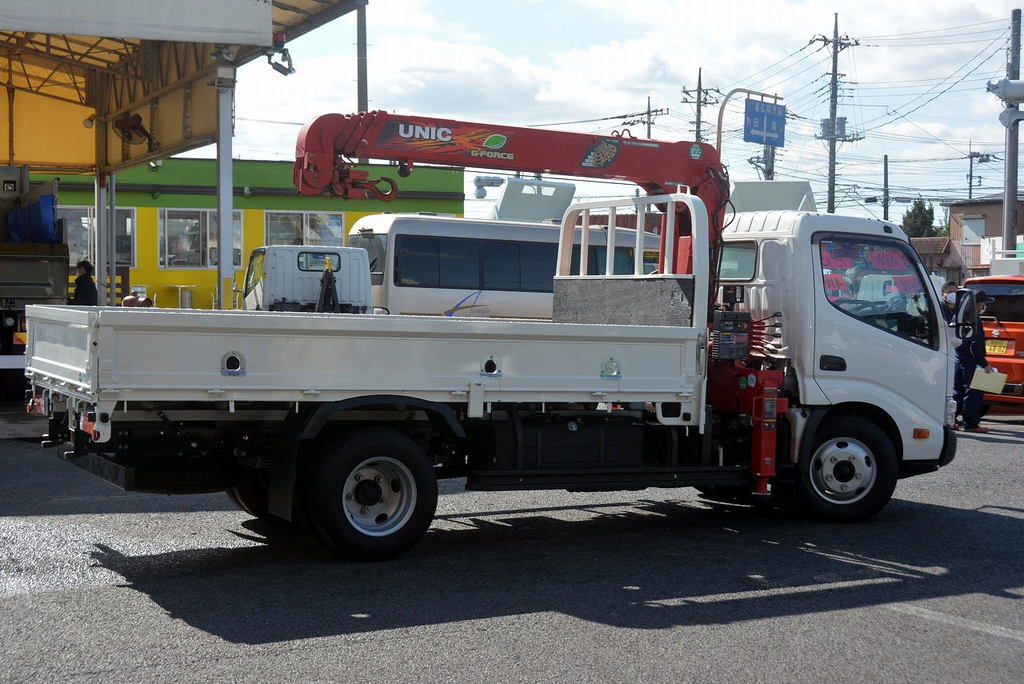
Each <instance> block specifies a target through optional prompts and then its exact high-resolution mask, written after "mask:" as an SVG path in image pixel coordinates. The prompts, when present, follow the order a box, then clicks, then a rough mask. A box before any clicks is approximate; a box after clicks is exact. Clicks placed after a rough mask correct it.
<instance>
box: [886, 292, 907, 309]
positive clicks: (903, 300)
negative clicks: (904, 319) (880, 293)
mask: <svg viewBox="0 0 1024 684" xmlns="http://www.w3.org/2000/svg"><path fill="white" fill-rule="evenodd" d="M884 306H885V310H886V311H891V312H893V313H899V312H901V311H902V312H906V310H907V297H906V295H903V294H894V295H889V299H887V300H886V301H885V305H884Z"/></svg>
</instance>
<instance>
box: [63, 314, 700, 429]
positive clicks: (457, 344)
mask: <svg viewBox="0 0 1024 684" xmlns="http://www.w3.org/2000/svg"><path fill="white" fill-rule="evenodd" d="M151 311H152V310H144V309H143V310H121V309H117V308H106V309H100V310H99V313H98V319H97V322H96V327H97V330H98V332H96V333H95V334H97V335H98V336H99V340H100V344H99V345H98V347H97V349H98V354H99V356H98V359H97V366H98V369H97V371H96V373H97V385H96V389H97V390H98V391H99V393H100V394H101V395H102V396H103V397H105V398H107V399H116V400H153V401H159V400H213V399H216V400H232V399H234V400H248V401H253V400H267V401H279V400H288V401H326V400H338V399H344V398H349V397H353V396H361V395H366V394H374V393H387V394H400V395H406V396H416V397H419V398H423V399H427V400H430V401H444V402H468V401H470V394H473V395H474V398H475V399H476V400H477V401H480V400H482V401H520V402H523V401H528V402H540V401H544V402H558V401H612V402H627V401H659V402H680V401H683V402H685V401H690V400H694V397H697V398H699V397H700V392H699V391H698V390H699V382H700V377H699V374H698V354H697V349H698V346H699V344H700V343H699V342H698V339H699V338H700V336H701V335H702V334H703V331H702V330H698V329H694V328H684V327H668V326H620V325H580V324H560V323H552V322H549V321H509V320H500V319H464V318H440V317H438V318H434V317H429V318H428V317H414V316H366V315H362V316H360V315H350V316H346V315H336V314H330V315H325V314H285V313H281V312H255V311H254V312H237V313H228V312H193V311H173V310H172V311H166V310H165V311H159V310H158V311H155V312H152V314H151ZM76 339H77V338H76ZM488 370H491V372H488ZM696 400H699V399H696ZM683 410H684V411H690V409H689V408H684V409H683ZM693 412H694V414H695V415H696V414H697V413H699V411H697V410H696V407H694V410H693Z"/></svg>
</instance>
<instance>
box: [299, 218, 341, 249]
mask: <svg viewBox="0 0 1024 684" xmlns="http://www.w3.org/2000/svg"><path fill="white" fill-rule="evenodd" d="M306 244H307V245H322V246H324V247H328V246H329V247H340V246H341V245H343V244H345V221H344V216H343V215H342V214H330V213H327V212H321V211H311V212H309V213H307V214H306Z"/></svg>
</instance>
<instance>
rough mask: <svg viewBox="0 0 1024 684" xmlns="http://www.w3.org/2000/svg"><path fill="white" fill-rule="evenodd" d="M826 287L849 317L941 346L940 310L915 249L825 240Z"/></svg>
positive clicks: (883, 242) (823, 277)
mask: <svg viewBox="0 0 1024 684" xmlns="http://www.w3.org/2000/svg"><path fill="white" fill-rule="evenodd" d="M819 254H820V257H821V285H822V287H823V288H824V291H825V297H826V299H827V300H828V301H829V303H830V304H831V305H832V306H834V307H835V308H837V309H839V310H840V311H842V312H843V313H845V314H846V315H848V316H852V317H854V318H857V319H859V320H861V321H863V322H864V323H865V324H867V325H871V326H874V327H876V328H881V329H882V330H885V331H887V332H890V333H892V334H894V335H898V336H899V337H903V338H906V339H908V340H911V341H912V342H916V343H918V344H923V345H927V346H930V347H934V346H935V345H936V344H937V340H938V338H937V335H936V330H937V328H936V320H937V319H936V312H935V311H934V310H933V307H932V303H931V299H930V298H929V297H928V294H927V292H928V289H927V288H928V287H929V286H928V285H926V282H925V280H924V279H923V277H922V275H921V272H920V269H918V268H917V266H916V264H917V259H915V258H914V256H913V254H912V253H911V252H910V248H909V247H908V246H907V245H905V244H903V243H901V242H897V241H895V240H892V241H888V240H877V241H874V240H862V239H857V240H852V239H850V238H846V237H823V238H821V240H820V241H819Z"/></svg>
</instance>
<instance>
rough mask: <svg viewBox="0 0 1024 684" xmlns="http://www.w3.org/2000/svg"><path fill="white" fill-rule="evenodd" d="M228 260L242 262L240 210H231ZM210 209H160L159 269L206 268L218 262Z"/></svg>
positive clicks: (216, 235)
mask: <svg viewBox="0 0 1024 684" xmlns="http://www.w3.org/2000/svg"><path fill="white" fill-rule="evenodd" d="M232 223H233V226H232V231H231V233H232V237H231V240H232V242H233V243H234V244H233V245H232V247H233V250H232V251H233V253H234V254H233V256H234V258H233V259H232V261H233V263H234V265H235V266H241V265H242V212H240V211H236V212H234V220H233V222H232ZM217 225H218V224H217V211H216V210H214V209H162V210H161V211H160V266H161V268H208V267H214V266H216V265H217V264H218V259H219V256H220V250H219V248H218V247H219V242H220V234H219V233H218V228H217Z"/></svg>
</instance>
